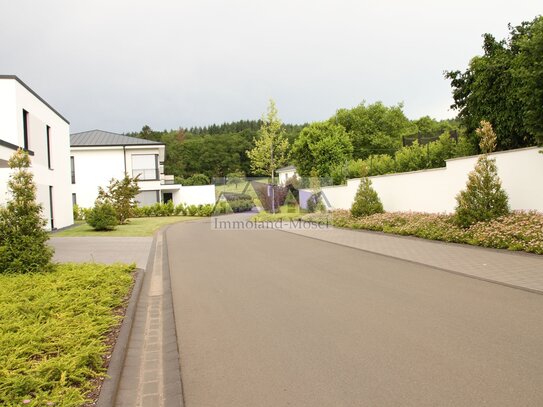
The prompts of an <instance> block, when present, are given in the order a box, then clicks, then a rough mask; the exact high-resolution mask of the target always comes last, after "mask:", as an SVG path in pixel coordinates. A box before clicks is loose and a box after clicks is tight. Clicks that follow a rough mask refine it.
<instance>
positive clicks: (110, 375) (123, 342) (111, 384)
mask: <svg viewBox="0 0 543 407" xmlns="http://www.w3.org/2000/svg"><path fill="white" fill-rule="evenodd" d="M155 248H156V236H155V237H154V238H153V243H152V244H151V251H150V252H149V257H148V259H147V265H146V268H145V270H142V269H136V270H137V271H136V272H137V275H136V282H135V283H134V288H133V289H132V294H131V296H130V300H129V302H128V307H127V308H126V314H125V316H124V319H123V322H122V325H121V330H120V331H119V336H118V337H117V341H116V342H115V346H114V347H113V352H112V353H111V359H110V361H109V367H108V369H107V376H106V378H105V379H104V382H103V383H102V387H101V389H100V395H99V396H98V400H97V402H96V407H111V406H113V405H114V404H115V398H116V397H117V392H118V390H119V382H120V380H121V371H122V369H123V365H124V361H125V358H126V353H127V351H128V342H129V339H130V334H131V332H132V325H133V323H134V316H135V314H136V308H137V304H138V300H139V297H140V293H141V287H142V285H143V279H144V278H145V274H148V271H149V270H151V268H152V267H153V262H154V258H155Z"/></svg>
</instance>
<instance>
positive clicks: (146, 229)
mask: <svg viewBox="0 0 543 407" xmlns="http://www.w3.org/2000/svg"><path fill="white" fill-rule="evenodd" d="M194 219H202V218H198V217H195V216H164V217H152V218H132V219H130V222H129V223H127V224H126V225H119V226H117V228H116V229H115V230H111V231H100V232H98V231H96V230H93V229H92V228H91V227H90V226H89V225H87V224H86V223H85V222H83V221H78V222H76V224H75V226H74V227H71V228H69V229H66V230H62V231H60V232H54V233H52V234H51V236H54V237H83V236H109V237H139V236H152V235H153V233H155V231H157V230H158V229H159V228H160V227H162V226H164V225H169V224H171V223H177V222H186V221H189V220H194Z"/></svg>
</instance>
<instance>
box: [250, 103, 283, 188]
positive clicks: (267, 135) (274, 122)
mask: <svg viewBox="0 0 543 407" xmlns="http://www.w3.org/2000/svg"><path fill="white" fill-rule="evenodd" d="M254 144H255V146H254V148H253V149H252V150H249V151H247V156H248V157H249V159H250V160H251V169H252V170H253V172H254V173H255V174H262V175H270V176H271V178H272V182H273V180H274V178H275V170H276V169H277V168H280V167H282V166H284V165H285V164H286V163H287V160H288V148H289V142H288V139H287V137H286V134H285V129H284V128H283V124H282V122H281V119H279V116H278V113H277V107H276V106H275V102H274V101H273V100H272V99H270V104H269V106H268V112H267V114H266V116H264V117H263V118H262V125H261V126H260V136H259V137H258V138H256V139H255V140H254Z"/></svg>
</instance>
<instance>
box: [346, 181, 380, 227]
mask: <svg viewBox="0 0 543 407" xmlns="http://www.w3.org/2000/svg"><path fill="white" fill-rule="evenodd" d="M383 212H384V210H383V204H382V203H381V200H380V199H379V196H378V195H377V191H375V189H373V187H372V186H371V180H370V179H369V178H368V177H364V178H362V179H361V180H360V185H359V186H358V190H357V191H356V195H355V197H354V202H353V205H352V206H351V215H353V216H356V217H361V216H369V215H373V214H375V213H383Z"/></svg>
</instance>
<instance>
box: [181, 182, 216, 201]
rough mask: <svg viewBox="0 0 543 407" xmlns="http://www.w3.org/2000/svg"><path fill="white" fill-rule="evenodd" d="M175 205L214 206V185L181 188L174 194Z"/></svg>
mask: <svg viewBox="0 0 543 407" xmlns="http://www.w3.org/2000/svg"><path fill="white" fill-rule="evenodd" d="M173 201H174V203H175V204H178V203H182V204H183V205H185V206H189V205H206V204H211V205H213V204H215V185H194V186H182V187H180V188H179V190H177V192H175V193H174V196H173Z"/></svg>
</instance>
